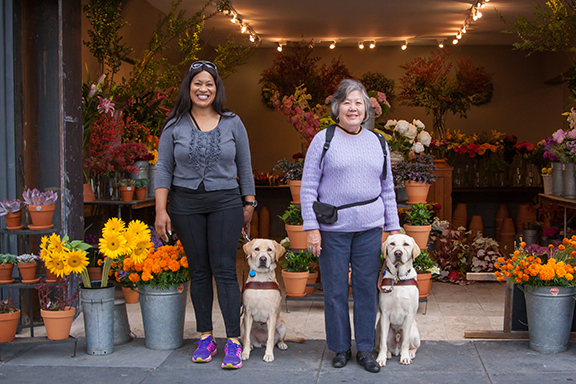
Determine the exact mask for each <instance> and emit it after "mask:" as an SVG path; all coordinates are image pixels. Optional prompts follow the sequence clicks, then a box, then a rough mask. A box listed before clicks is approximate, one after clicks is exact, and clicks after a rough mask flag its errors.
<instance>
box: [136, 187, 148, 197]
mask: <svg viewBox="0 0 576 384" xmlns="http://www.w3.org/2000/svg"><path fill="white" fill-rule="evenodd" d="M147 193H148V187H144V188H136V191H135V192H134V194H135V195H136V200H144V199H146V194H147Z"/></svg>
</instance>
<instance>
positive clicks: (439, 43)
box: [438, 40, 444, 48]
mask: <svg viewBox="0 0 576 384" xmlns="http://www.w3.org/2000/svg"><path fill="white" fill-rule="evenodd" d="M438 48H444V40H438Z"/></svg>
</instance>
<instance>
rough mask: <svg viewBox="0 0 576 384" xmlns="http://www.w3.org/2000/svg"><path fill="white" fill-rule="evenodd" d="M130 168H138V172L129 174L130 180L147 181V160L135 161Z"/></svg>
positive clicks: (148, 165)
mask: <svg viewBox="0 0 576 384" xmlns="http://www.w3.org/2000/svg"><path fill="white" fill-rule="evenodd" d="M132 166H134V167H136V168H138V171H136V173H131V174H130V178H131V179H132V180H136V179H147V178H148V173H149V167H150V163H148V160H138V161H135V162H134V164H132Z"/></svg>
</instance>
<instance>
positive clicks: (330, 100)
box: [324, 95, 332, 104]
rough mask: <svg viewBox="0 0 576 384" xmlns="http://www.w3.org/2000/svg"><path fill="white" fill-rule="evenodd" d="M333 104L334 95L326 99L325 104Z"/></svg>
mask: <svg viewBox="0 0 576 384" xmlns="http://www.w3.org/2000/svg"><path fill="white" fill-rule="evenodd" d="M331 102H332V95H330V96H328V97H327V98H326V101H324V104H330V103H331Z"/></svg>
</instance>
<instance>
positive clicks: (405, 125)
mask: <svg viewBox="0 0 576 384" xmlns="http://www.w3.org/2000/svg"><path fill="white" fill-rule="evenodd" d="M409 129H410V123H409V122H407V121H406V120H400V121H398V122H397V124H396V127H394V130H395V131H396V132H398V133H400V134H402V135H406V133H407V132H408V130H409Z"/></svg>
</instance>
